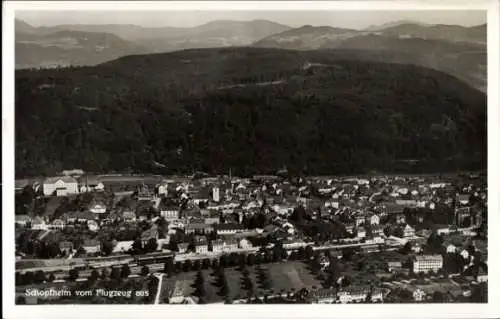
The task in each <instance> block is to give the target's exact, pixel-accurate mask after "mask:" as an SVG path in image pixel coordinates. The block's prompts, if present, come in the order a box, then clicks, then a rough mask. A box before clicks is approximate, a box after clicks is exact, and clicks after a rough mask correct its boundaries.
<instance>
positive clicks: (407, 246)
mask: <svg viewBox="0 0 500 319" xmlns="http://www.w3.org/2000/svg"><path fill="white" fill-rule="evenodd" d="M399 252H400V253H401V254H403V255H408V254H409V253H410V252H411V243H410V242H409V241H407V242H406V244H405V245H404V246H403V247H402V248H401V249H400V250H399Z"/></svg>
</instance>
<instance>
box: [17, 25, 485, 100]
mask: <svg viewBox="0 0 500 319" xmlns="http://www.w3.org/2000/svg"><path fill="white" fill-rule="evenodd" d="M485 44H486V25H485V24H483V25H479V26H475V27H463V26H458V25H429V24H424V23H420V22H415V21H407V20H403V21H396V22H391V23H386V24H383V25H379V26H371V27H369V28H366V29H365V30H354V29H347V28H335V27H330V26H319V27H315V26H311V25H306V26H302V27H299V28H291V27H290V26H286V25H282V24H278V23H275V22H271V21H267V20H254V21H229V20H219V21H212V22H209V23H206V24H203V25H200V26H197V27H192V28H174V27H162V28H147V27H141V26H137V25H113V24H110V25H79V24H78V25H77V24H75V25H58V26H53V27H33V26H31V25H29V24H28V23H26V22H24V21H21V20H16V68H18V69H23V68H38V67H53V66H66V65H84V66H88V65H97V64H100V63H104V62H107V61H110V60H114V59H116V58H119V57H122V56H127V55H135V54H147V53H162V52H172V51H179V50H185V49H192V48H211V47H214V48H215V47H231V46H255V47H263V48H281V49H289V50H317V49H350V50H354V51H357V52H354V55H353V56H354V57H355V58H356V59H368V60H373V61H380V62H394V63H402V64H415V65H419V66H424V67H429V68H433V69H436V70H439V71H444V72H446V73H449V74H451V75H454V76H456V77H458V78H459V79H461V80H463V81H466V82H467V83H468V84H469V85H471V86H473V87H475V88H478V89H480V90H482V91H485V90H486V70H487V67H486V60H487V58H486V45H485Z"/></svg>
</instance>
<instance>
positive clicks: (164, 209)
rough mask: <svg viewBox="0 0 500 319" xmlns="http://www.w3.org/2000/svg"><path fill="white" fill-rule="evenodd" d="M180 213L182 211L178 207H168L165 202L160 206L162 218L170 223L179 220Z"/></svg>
mask: <svg viewBox="0 0 500 319" xmlns="http://www.w3.org/2000/svg"><path fill="white" fill-rule="evenodd" d="M179 213H180V209H179V207H178V206H177V205H167V204H165V203H164V202H162V203H161V204H160V216H161V217H163V218H164V219H165V220H166V221H168V222H171V221H174V220H177V219H179Z"/></svg>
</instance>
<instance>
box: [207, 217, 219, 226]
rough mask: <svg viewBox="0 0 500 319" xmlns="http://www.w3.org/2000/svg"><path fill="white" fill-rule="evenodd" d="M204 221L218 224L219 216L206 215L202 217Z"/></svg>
mask: <svg viewBox="0 0 500 319" xmlns="http://www.w3.org/2000/svg"><path fill="white" fill-rule="evenodd" d="M204 222H205V224H208V225H214V224H218V223H219V222H220V218H219V217H218V216H217V217H216V216H211V217H206V218H205V219H204Z"/></svg>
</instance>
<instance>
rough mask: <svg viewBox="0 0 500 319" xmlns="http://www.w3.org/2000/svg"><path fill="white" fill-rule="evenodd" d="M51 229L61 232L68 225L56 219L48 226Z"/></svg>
mask: <svg viewBox="0 0 500 319" xmlns="http://www.w3.org/2000/svg"><path fill="white" fill-rule="evenodd" d="M48 226H49V229H53V230H58V229H59V230H60V229H64V227H66V223H65V222H64V221H63V220H62V219H54V220H53V221H52V223H51V224H49V225H48Z"/></svg>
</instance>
